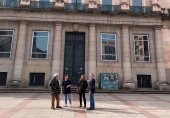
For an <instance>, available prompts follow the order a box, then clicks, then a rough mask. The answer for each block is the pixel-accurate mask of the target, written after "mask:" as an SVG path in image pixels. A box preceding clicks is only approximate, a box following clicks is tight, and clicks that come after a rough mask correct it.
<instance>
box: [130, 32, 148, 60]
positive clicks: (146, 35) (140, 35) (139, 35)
mask: <svg viewBox="0 0 170 118" xmlns="http://www.w3.org/2000/svg"><path fill="white" fill-rule="evenodd" d="M135 36H142V37H143V36H147V39H148V40H147V42H148V51H149V56H144V57H149V61H137V60H136V54H135ZM143 41H144V40H143ZM133 47H134V48H133V50H134V58H135V62H142V63H148V62H151V54H150V53H151V52H150V41H149V35H147V34H134V35H133Z"/></svg>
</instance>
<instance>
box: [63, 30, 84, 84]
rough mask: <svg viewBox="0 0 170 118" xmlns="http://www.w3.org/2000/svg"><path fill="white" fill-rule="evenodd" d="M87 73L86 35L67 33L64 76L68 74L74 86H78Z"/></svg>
mask: <svg viewBox="0 0 170 118" xmlns="http://www.w3.org/2000/svg"><path fill="white" fill-rule="evenodd" d="M84 71H85V33H82V32H66V34H65V54H64V71H63V72H64V73H63V74H64V75H65V74H68V75H69V78H70V80H71V83H72V85H77V83H78V80H79V78H80V76H81V74H84Z"/></svg>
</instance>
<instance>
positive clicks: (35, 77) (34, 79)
mask: <svg viewBox="0 0 170 118" xmlns="http://www.w3.org/2000/svg"><path fill="white" fill-rule="evenodd" d="M29 78H30V83H29V85H30V86H44V79H45V73H30V76H29Z"/></svg>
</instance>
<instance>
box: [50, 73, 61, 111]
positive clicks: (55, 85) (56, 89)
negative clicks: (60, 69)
mask: <svg viewBox="0 0 170 118" xmlns="http://www.w3.org/2000/svg"><path fill="white" fill-rule="evenodd" d="M58 80H59V75H58V73H56V74H54V78H53V79H52V80H51V81H50V83H49V86H50V91H51V109H53V110H54V109H55V107H54V102H55V100H56V101H57V105H56V108H61V107H60V105H59V103H60V98H59V94H60V85H59V81H58Z"/></svg>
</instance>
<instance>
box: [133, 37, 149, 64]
mask: <svg viewBox="0 0 170 118" xmlns="http://www.w3.org/2000/svg"><path fill="white" fill-rule="evenodd" d="M134 48H135V49H134V50H135V51H134V52H135V61H137V62H140V61H141V62H144V61H150V51H149V40H148V35H134Z"/></svg>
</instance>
